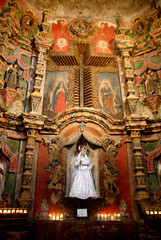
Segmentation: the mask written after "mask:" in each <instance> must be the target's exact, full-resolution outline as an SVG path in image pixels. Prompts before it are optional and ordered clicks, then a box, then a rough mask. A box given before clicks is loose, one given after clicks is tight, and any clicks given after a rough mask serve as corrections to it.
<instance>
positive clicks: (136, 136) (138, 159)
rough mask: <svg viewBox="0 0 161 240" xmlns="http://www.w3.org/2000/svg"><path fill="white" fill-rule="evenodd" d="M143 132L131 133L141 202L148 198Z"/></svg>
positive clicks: (137, 197)
mask: <svg viewBox="0 0 161 240" xmlns="http://www.w3.org/2000/svg"><path fill="white" fill-rule="evenodd" d="M140 137H141V132H140V131H139V130H136V131H131V138H132V143H133V151H134V155H133V159H134V163H135V179H136V199H137V200H141V199H144V198H148V194H147V192H146V183H145V173H144V172H143V170H144V167H143V161H142V153H141V151H142V146H141V142H140Z"/></svg>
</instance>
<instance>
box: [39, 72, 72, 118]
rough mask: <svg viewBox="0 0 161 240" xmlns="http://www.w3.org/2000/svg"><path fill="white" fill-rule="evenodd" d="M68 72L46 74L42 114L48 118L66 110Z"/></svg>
mask: <svg viewBox="0 0 161 240" xmlns="http://www.w3.org/2000/svg"><path fill="white" fill-rule="evenodd" d="M67 89H68V72H47V74H46V82H45V88H44V91H45V92H44V101H43V114H46V115H48V116H49V117H52V116H54V114H55V113H60V112H62V111H65V110H66V105H67V95H68V91H67Z"/></svg>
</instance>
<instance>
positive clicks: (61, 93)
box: [52, 82, 67, 113]
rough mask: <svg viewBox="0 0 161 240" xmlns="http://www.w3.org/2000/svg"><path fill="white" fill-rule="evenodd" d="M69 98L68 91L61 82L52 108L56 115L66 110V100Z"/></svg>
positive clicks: (56, 90) (54, 95)
mask: <svg viewBox="0 0 161 240" xmlns="http://www.w3.org/2000/svg"><path fill="white" fill-rule="evenodd" d="M66 98H67V89H66V87H65V85H64V83H63V82H60V83H59V84H58V86H57V87H56V89H55V91H54V94H53V100H52V108H53V110H54V112H55V113H59V112H62V111H65V110H66V100H67V99H66Z"/></svg>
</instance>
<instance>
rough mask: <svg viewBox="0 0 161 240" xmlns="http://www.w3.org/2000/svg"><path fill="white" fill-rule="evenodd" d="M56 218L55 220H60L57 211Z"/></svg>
mask: <svg viewBox="0 0 161 240" xmlns="http://www.w3.org/2000/svg"><path fill="white" fill-rule="evenodd" d="M56 220H57V221H59V220H60V216H59V213H58V214H57V215H56Z"/></svg>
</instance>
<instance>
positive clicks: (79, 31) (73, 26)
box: [67, 18, 97, 39]
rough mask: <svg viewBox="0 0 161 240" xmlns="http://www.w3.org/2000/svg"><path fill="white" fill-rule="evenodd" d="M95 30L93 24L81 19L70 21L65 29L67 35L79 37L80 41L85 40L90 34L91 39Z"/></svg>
mask: <svg viewBox="0 0 161 240" xmlns="http://www.w3.org/2000/svg"><path fill="white" fill-rule="evenodd" d="M96 29H97V28H96V26H94V23H93V22H92V21H89V20H87V19H83V18H80V19H79V18H78V19H76V20H74V21H72V22H71V23H70V24H69V25H68V27H67V30H68V32H69V34H71V35H73V36H77V37H80V38H82V39H83V38H87V37H88V36H90V35H91V34H92V37H93V34H94V33H95V32H96Z"/></svg>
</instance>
